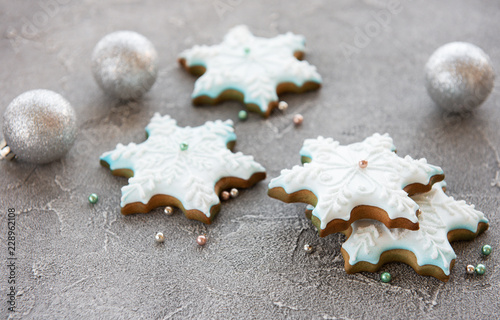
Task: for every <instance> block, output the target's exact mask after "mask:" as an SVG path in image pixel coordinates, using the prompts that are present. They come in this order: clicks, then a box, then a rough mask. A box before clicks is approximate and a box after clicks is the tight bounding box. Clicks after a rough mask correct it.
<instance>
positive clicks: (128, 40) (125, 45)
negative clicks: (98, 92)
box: [92, 31, 158, 100]
mask: <svg viewBox="0 0 500 320" xmlns="http://www.w3.org/2000/svg"><path fill="white" fill-rule="evenodd" d="M92 72H93V73H94V77H95V79H96V81H97V83H98V84H99V86H100V87H101V88H102V89H103V90H104V92H106V93H107V94H109V95H111V96H113V97H115V98H120V99H124V100H128V99H138V98H140V97H141V96H142V95H143V94H144V93H146V92H147V91H149V89H151V87H152V86H153V84H154V83H155V81H156V76H157V75H158V54H157V53H156V50H155V48H154V46H153V44H152V43H151V42H150V41H149V40H148V39H146V38H145V37H144V36H142V35H140V34H138V33H136V32H133V31H117V32H113V33H110V34H108V35H107V36H105V37H104V38H102V39H101V41H99V42H98V43H97V45H96V46H95V48H94V52H93V54H92Z"/></svg>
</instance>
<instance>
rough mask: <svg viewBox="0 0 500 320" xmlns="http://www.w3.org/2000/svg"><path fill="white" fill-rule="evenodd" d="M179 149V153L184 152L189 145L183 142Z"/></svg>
mask: <svg viewBox="0 0 500 320" xmlns="http://www.w3.org/2000/svg"><path fill="white" fill-rule="evenodd" d="M179 147H180V148H181V151H186V150H187V149H188V147H189V145H188V144H187V143H185V142H183V143H181V144H180V145H179Z"/></svg>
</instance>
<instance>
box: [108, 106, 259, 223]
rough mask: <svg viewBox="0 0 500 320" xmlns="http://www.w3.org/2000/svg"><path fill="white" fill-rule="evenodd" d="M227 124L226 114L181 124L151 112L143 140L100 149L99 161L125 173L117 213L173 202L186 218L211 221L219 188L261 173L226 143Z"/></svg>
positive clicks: (251, 180) (245, 183) (230, 139)
mask: <svg viewBox="0 0 500 320" xmlns="http://www.w3.org/2000/svg"><path fill="white" fill-rule="evenodd" d="M232 125H233V123H232V121H231V120H227V121H225V122H222V121H220V120H217V121H213V122H212V121H208V122H206V123H205V124H204V125H202V126H199V127H194V128H192V127H184V128H182V127H178V126H177V123H176V121H175V120H174V119H172V118H170V117H169V116H163V117H162V116H160V115H159V114H158V113H156V114H155V115H154V116H153V118H152V119H151V122H150V123H149V125H148V126H147V127H146V132H147V134H148V138H147V140H146V141H145V142H143V143H140V144H135V143H130V144H129V145H127V146H124V145H122V144H118V145H117V146H116V149H115V150H113V151H109V152H106V153H104V154H103V155H102V156H101V164H102V165H103V166H106V167H109V168H110V169H111V170H112V172H113V174H115V175H120V176H125V177H128V178H129V180H128V183H129V184H128V185H127V186H124V187H123V188H122V198H121V207H122V213H123V214H130V213H143V212H148V211H150V210H152V209H154V208H156V207H160V206H176V207H178V208H180V209H182V211H184V213H185V214H186V216H187V217H188V218H190V219H196V220H199V221H202V222H205V223H211V221H212V220H213V218H214V217H215V215H216V214H217V213H218V212H219V210H220V200H219V196H218V195H219V193H220V192H221V191H222V190H224V189H227V188H232V187H235V188H247V187H250V186H252V185H254V184H255V183H257V182H258V181H260V180H263V179H265V177H266V173H265V169H264V168H263V167H262V166H261V165H260V164H258V163H257V162H255V161H254V160H253V157H251V156H246V155H243V154H242V153H241V152H238V153H233V152H231V150H229V149H228V148H231V147H232V146H233V145H234V143H235V141H236V135H235V134H234V130H233V127H232Z"/></svg>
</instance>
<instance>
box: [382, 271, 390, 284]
mask: <svg viewBox="0 0 500 320" xmlns="http://www.w3.org/2000/svg"><path fill="white" fill-rule="evenodd" d="M391 280H392V276H391V274H390V273H389V272H382V274H381V275H380V281H382V282H384V283H388V282H391Z"/></svg>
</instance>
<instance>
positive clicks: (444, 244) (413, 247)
mask: <svg viewBox="0 0 500 320" xmlns="http://www.w3.org/2000/svg"><path fill="white" fill-rule="evenodd" d="M443 186H444V182H439V183H436V184H434V186H433V188H432V190H431V191H430V192H428V193H425V194H421V195H418V196H414V197H413V199H414V200H415V201H416V202H417V204H418V205H419V206H420V210H421V214H420V215H419V217H418V219H419V222H420V229H419V230H417V231H411V230H406V229H398V228H395V229H389V228H387V227H386V226H385V225H383V224H382V223H380V222H378V221H374V220H358V221H355V222H354V223H353V224H352V225H351V227H352V233H351V235H350V237H349V239H347V241H346V242H345V243H344V244H343V245H342V248H343V249H344V250H345V251H346V252H347V253H348V254H349V264H350V265H355V264H356V263H358V262H361V261H365V262H369V263H371V264H377V263H378V262H379V260H380V256H381V254H382V253H383V252H385V251H388V250H393V249H404V250H408V251H411V252H413V253H414V254H415V256H416V258H417V263H418V265H419V266H424V265H431V266H436V267H438V268H440V269H441V270H442V271H443V273H444V274H445V275H446V276H449V274H450V269H451V262H452V261H453V260H454V259H455V258H456V255H455V252H454V251H453V248H452V247H451V245H450V243H449V241H448V233H449V232H450V231H453V230H467V231H470V232H471V233H478V225H479V223H484V224H487V223H488V220H487V219H486V218H485V216H484V214H483V213H482V212H480V211H477V210H475V208H474V206H473V205H467V204H466V203H465V201H456V200H455V199H453V197H449V196H447V195H446V194H445V193H444V191H443V189H442V187H443Z"/></svg>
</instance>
